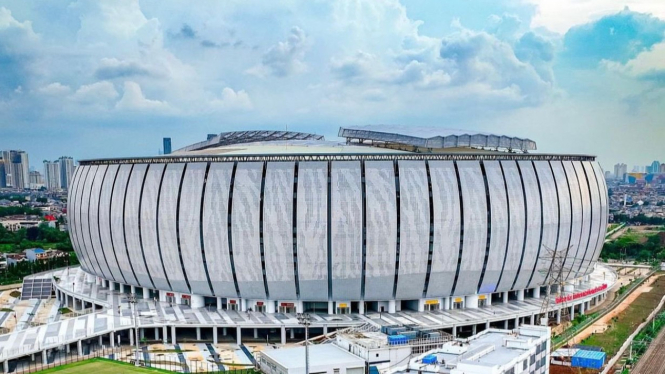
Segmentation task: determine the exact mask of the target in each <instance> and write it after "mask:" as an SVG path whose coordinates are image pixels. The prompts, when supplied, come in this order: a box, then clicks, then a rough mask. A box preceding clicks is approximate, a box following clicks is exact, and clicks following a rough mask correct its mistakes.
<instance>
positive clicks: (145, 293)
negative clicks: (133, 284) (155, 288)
mask: <svg viewBox="0 0 665 374" xmlns="http://www.w3.org/2000/svg"><path fill="white" fill-rule="evenodd" d="M143 298H144V299H146V300H147V299H149V298H150V289H149V288H148V287H143Z"/></svg>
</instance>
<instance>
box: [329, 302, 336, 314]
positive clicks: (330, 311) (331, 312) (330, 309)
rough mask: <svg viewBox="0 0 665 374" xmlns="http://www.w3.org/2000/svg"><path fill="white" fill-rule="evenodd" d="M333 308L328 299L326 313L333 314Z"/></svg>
mask: <svg viewBox="0 0 665 374" xmlns="http://www.w3.org/2000/svg"><path fill="white" fill-rule="evenodd" d="M334 309H335V308H333V302H332V301H328V314H333V311H334Z"/></svg>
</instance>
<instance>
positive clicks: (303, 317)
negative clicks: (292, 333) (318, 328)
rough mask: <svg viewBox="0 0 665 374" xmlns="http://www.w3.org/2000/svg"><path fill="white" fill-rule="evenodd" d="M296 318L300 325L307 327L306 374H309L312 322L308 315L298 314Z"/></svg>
mask: <svg viewBox="0 0 665 374" xmlns="http://www.w3.org/2000/svg"><path fill="white" fill-rule="evenodd" d="M296 317H297V318H298V323H299V324H301V325H303V326H305V374H309V325H310V324H311V321H310V319H309V314H307V313H298V314H296Z"/></svg>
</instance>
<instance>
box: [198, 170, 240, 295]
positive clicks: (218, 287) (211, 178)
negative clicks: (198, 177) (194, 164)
mask: <svg viewBox="0 0 665 374" xmlns="http://www.w3.org/2000/svg"><path fill="white" fill-rule="evenodd" d="M232 172H233V163H231V162H223V163H213V164H211V165H210V170H208V181H207V183H206V192H205V200H204V202H203V243H204V247H205V253H206V262H207V265H208V273H209V274H210V281H211V283H212V288H213V290H214V292H215V295H216V296H219V297H236V296H237V294H236V288H235V284H234V283H233V273H232V271H231V256H230V254H229V238H228V232H229V230H228V211H229V189H230V187H231V173H232Z"/></svg>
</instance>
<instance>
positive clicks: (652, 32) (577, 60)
mask: <svg viewBox="0 0 665 374" xmlns="http://www.w3.org/2000/svg"><path fill="white" fill-rule="evenodd" d="M664 37H665V21H663V20H660V19H658V18H656V17H653V16H651V15H649V14H642V13H636V12H633V11H630V10H628V9H625V10H623V11H621V12H619V13H617V14H613V15H608V16H605V17H603V18H601V19H599V20H597V21H595V22H591V23H588V24H584V25H580V26H575V27H573V28H571V29H570V30H569V31H568V32H567V33H566V35H565V37H564V51H563V53H562V55H561V58H562V60H563V61H564V62H565V63H568V64H570V65H571V66H574V67H578V68H585V69H593V68H596V67H597V66H598V63H599V62H600V61H602V60H608V61H617V62H621V63H625V62H627V61H628V60H630V59H632V58H634V57H635V56H637V55H638V54H639V53H640V52H642V51H645V50H647V49H649V48H650V47H651V46H652V45H654V44H656V43H659V42H661V41H662V40H663V38H664Z"/></svg>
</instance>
